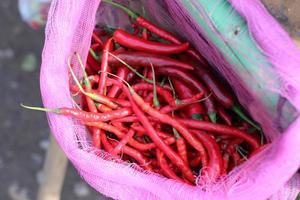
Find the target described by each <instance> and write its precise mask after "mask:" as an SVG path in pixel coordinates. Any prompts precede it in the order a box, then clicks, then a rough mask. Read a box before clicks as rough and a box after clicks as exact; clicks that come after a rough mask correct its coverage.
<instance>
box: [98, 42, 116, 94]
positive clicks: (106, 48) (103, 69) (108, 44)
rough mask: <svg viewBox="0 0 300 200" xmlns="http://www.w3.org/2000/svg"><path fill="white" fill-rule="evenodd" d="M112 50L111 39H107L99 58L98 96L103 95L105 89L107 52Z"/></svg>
mask: <svg viewBox="0 0 300 200" xmlns="http://www.w3.org/2000/svg"><path fill="white" fill-rule="evenodd" d="M112 49H113V39H112V38H109V39H108V40H107V41H106V42H105V45H104V48H103V54H102V58H101V66H100V70H101V73H100V79H99V84H98V94H101V95H102V94H103V92H104V88H105V82H106V78H107V73H105V72H107V70H108V60H109V59H108V57H109V56H108V52H110V51H111V50H112Z"/></svg>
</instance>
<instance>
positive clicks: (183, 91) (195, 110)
mask: <svg viewBox="0 0 300 200" xmlns="http://www.w3.org/2000/svg"><path fill="white" fill-rule="evenodd" d="M172 83H173V85H174V88H175V91H176V94H177V95H178V96H179V97H180V98H182V99H186V98H191V97H193V96H194V95H195V94H194V92H193V91H192V90H191V89H190V88H189V87H188V86H186V85H184V84H182V82H181V81H179V80H177V79H172ZM202 94H204V93H203V91H202ZM184 112H185V113H186V114H187V115H188V117H189V118H191V119H196V120H201V119H202V115H203V114H204V113H205V111H204V108H203V106H202V104H200V103H194V104H191V105H188V106H186V107H185V109H184Z"/></svg>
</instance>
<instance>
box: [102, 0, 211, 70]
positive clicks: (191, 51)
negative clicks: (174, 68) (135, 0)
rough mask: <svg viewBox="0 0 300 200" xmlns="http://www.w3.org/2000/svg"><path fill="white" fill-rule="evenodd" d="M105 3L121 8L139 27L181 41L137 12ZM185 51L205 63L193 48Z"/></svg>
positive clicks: (109, 1)
mask: <svg viewBox="0 0 300 200" xmlns="http://www.w3.org/2000/svg"><path fill="white" fill-rule="evenodd" d="M103 1H104V2H105V3H109V4H111V5H113V6H115V7H117V8H120V9H121V10H123V11H124V12H126V13H127V14H128V15H129V16H130V17H131V18H132V19H133V20H135V21H136V23H137V24H138V25H140V26H141V27H144V28H146V29H148V30H149V31H150V32H152V33H154V34H156V35H158V36H159V37H161V38H163V39H165V40H167V41H170V42H172V43H174V44H181V43H182V42H181V41H180V40H179V39H177V38H176V37H175V36H173V35H172V34H171V33H170V32H168V31H166V30H164V29H162V28H159V27H157V26H156V25H154V24H152V23H151V22H150V21H148V20H147V19H145V18H143V17H142V16H139V15H138V14H136V13H134V12H133V11H131V10H130V9H128V8H127V7H125V6H123V5H121V4H119V3H116V2H113V1H111V0H103ZM187 53H188V54H189V55H191V56H193V57H194V58H195V59H197V60H198V61H199V62H200V63H201V64H204V65H207V62H206V60H205V59H204V58H203V56H202V55H200V54H199V53H197V52H196V51H195V50H194V49H192V48H190V49H189V50H188V51H187Z"/></svg>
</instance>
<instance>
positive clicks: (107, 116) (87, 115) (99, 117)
mask: <svg viewBox="0 0 300 200" xmlns="http://www.w3.org/2000/svg"><path fill="white" fill-rule="evenodd" d="M59 110H60V114H62V115H67V116H72V117H74V118H76V119H78V120H82V121H89V122H96V121H110V120H113V119H118V118H123V117H125V116H128V115H131V114H132V110H131V109H130V108H121V109H119V110H113V111H110V112H106V113H96V112H87V111H83V110H78V109H74V108H60V109H59Z"/></svg>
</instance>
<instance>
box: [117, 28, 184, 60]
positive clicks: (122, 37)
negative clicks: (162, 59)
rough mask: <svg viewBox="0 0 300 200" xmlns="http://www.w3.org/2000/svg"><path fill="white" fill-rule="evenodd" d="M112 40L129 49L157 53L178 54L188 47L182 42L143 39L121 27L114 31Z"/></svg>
mask: <svg viewBox="0 0 300 200" xmlns="http://www.w3.org/2000/svg"><path fill="white" fill-rule="evenodd" d="M113 38H114V40H115V41H116V42H117V43H119V44H120V45H122V46H124V47H127V48H129V49H134V50H138V51H142V52H148V53H154V54H159V55H170V54H179V53H183V52H185V51H186V50H187V49H188V48H189V43H187V42H186V43H183V44H178V45H176V44H164V43H160V42H154V41H149V40H145V39H143V38H140V37H137V36H134V35H131V34H129V33H127V32H126V31H124V30H122V29H118V30H116V31H115V32H114V35H113Z"/></svg>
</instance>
